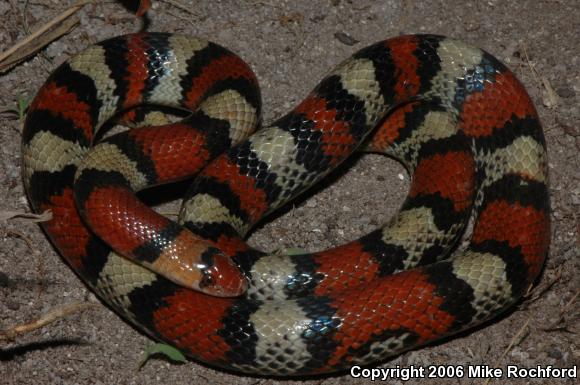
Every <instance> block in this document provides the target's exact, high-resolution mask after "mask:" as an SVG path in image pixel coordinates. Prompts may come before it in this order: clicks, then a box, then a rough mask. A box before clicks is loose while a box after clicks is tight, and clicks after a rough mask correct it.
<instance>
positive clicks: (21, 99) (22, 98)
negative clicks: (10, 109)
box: [16, 94, 32, 122]
mask: <svg viewBox="0 0 580 385" xmlns="http://www.w3.org/2000/svg"><path fill="white" fill-rule="evenodd" d="M30 102H32V98H31V97H30V96H26V95H22V94H18V97H17V99H16V104H17V111H18V118H19V119H20V121H21V122H23V121H24V117H25V116H26V110H28V106H29V105H30Z"/></svg>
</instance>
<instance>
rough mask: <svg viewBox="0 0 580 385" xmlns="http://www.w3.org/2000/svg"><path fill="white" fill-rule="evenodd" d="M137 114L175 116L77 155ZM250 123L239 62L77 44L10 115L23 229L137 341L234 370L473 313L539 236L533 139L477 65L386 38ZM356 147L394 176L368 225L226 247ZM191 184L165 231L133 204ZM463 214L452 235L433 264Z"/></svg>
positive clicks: (529, 258)
mask: <svg viewBox="0 0 580 385" xmlns="http://www.w3.org/2000/svg"><path fill="white" fill-rule="evenodd" d="M143 104H146V105H148V104H153V105H162V106H169V107H174V108H179V109H186V110H189V111H191V114H190V115H189V116H188V117H187V118H185V119H184V120H183V121H181V122H178V123H175V124H168V125H165V126H162V127H148V126H146V127H140V128H135V129H133V130H130V131H127V132H123V133H120V134H117V135H113V136H110V137H107V138H105V139H103V140H101V141H100V142H98V144H96V145H95V144H94V143H93V142H94V138H95V136H97V130H98V129H99V128H100V127H101V126H102V125H103V124H104V123H105V122H107V121H109V120H110V119H111V118H112V117H115V116H119V113H120V112H122V111H126V110H129V112H126V113H124V115H121V116H122V119H125V120H126V121H136V120H138V117H139V115H140V114H142V113H143V110H142V109H139V108H137V109H134V107H137V106H140V105H143ZM260 112H261V106H260V95H259V91H258V89H257V80H256V78H255V76H254V74H253V73H252V71H251V70H250V69H249V68H248V66H247V65H246V64H245V63H244V62H243V61H242V60H241V59H239V58H238V57H237V56H236V55H234V54H233V53H231V52H230V51H228V50H226V49H224V48H222V47H220V46H218V45H216V44H213V43H210V42H207V41H203V40H199V39H194V38H191V37H187V36H183V35H178V34H164V33H141V34H133V35H127V36H122V37H116V38H113V39H110V40H107V41H104V42H102V43H99V44H97V45H94V46H92V47H90V48H88V49H87V50H85V51H83V52H81V53H80V54H78V55H76V56H75V57H73V58H72V59H70V60H69V61H67V62H66V63H64V64H63V65H61V66H60V67H58V68H57V69H56V70H55V71H54V73H53V74H52V75H51V76H50V78H49V79H48V80H47V81H46V83H45V84H44V86H43V87H42V88H41V89H40V91H39V92H38V95H37V96H36V98H35V99H34V101H33V103H32V105H31V106H30V110H29V112H28V116H27V119H26V123H25V130H24V134H23V150H22V151H23V161H24V164H23V175H24V182H25V187H26V191H27V193H28V196H29V198H30V201H31V203H32V207H33V209H34V210H36V211H43V210H46V209H51V210H52V212H53V219H52V220H51V221H49V222H47V223H45V224H44V225H43V226H44V229H45V231H46V233H47V234H48V236H49V237H50V238H51V240H52V242H53V243H54V245H55V246H56V248H57V249H58V250H59V251H60V253H61V254H62V256H63V257H64V259H65V260H66V261H67V262H68V264H69V265H70V266H71V267H72V268H73V269H74V271H75V272H76V273H77V274H78V275H79V276H80V277H81V278H82V279H83V280H84V281H85V282H86V284H87V285H88V286H89V287H90V288H91V289H92V290H93V291H94V292H95V293H97V294H98V295H99V296H100V297H101V298H102V299H103V300H104V301H105V302H107V303H108V304H109V305H110V306H111V307H112V308H113V309H115V310H116V311H117V312H118V313H119V314H121V315H122V316H124V317H125V318H126V319H127V320H129V322H131V323H132V324H134V325H136V326H138V327H139V328H140V329H141V330H143V331H145V332H147V333H148V334H149V335H151V336H153V337H155V338H158V339H160V340H163V341H166V342H168V343H171V344H173V345H175V346H176V347H178V348H179V349H181V350H183V351H184V352H185V353H186V354H188V355H189V356H191V357H193V358H195V359H197V360H200V361H203V362H205V363H209V364H211V365H215V366H218V367H222V368H226V369H231V370H234V371H240V372H246V373H257V374H266V375H305V374H316V373H324V372H331V371H336V370H340V369H344V368H347V367H349V366H351V365H354V364H366V363H369V362H373V361H377V360H383V359H385V358H386V357H389V356H392V355H395V354H398V353H400V352H402V351H405V350H408V349H411V348H413V347H417V346H420V345H423V344H426V343H429V342H431V341H434V340H436V339H439V338H441V337H443V336H447V335H450V334H453V333H457V332H458V331H461V330H464V329H467V328H470V327H472V326H474V325H476V324H479V323H481V322H483V321H485V320H488V319H490V318H491V317H494V316H496V315H498V314H499V313H501V312H502V311H504V310H505V309H507V308H508V307H510V305H512V304H514V303H515V302H516V301H517V300H518V299H519V298H520V297H521V296H522V294H523V293H524V292H525V291H526V290H527V288H528V287H529V285H530V284H531V283H532V282H533V281H534V279H535V278H536V277H537V276H538V274H539V272H540V270H541V269H542V266H543V262H544V259H545V256H546V253H547V249H548V245H549V204H548V190H547V166H546V165H547V160H546V149H545V143H544V137H543V133H542V129H541V126H540V123H539V120H538V116H537V114H536V111H535V108H534V106H533V104H532V102H531V100H530V98H529V96H528V95H527V93H526V91H525V90H524V88H523V86H522V85H521V84H520V82H519V81H518V80H517V79H516V78H515V76H514V75H513V74H512V73H511V72H510V71H509V70H508V69H507V68H506V67H505V66H504V65H503V64H501V63H500V62H499V61H498V60H497V59H495V58H494V57H492V56H491V55H489V54H488V53H486V52H484V51H481V50H479V49H477V48H473V47H470V46H468V45H466V44H464V43H461V42H459V41H455V40H451V39H448V38H444V37H441V36H434V35H412V36H402V37H397V38H393V39H390V40H386V41H382V42H379V43H376V44H373V45H371V46H369V47H366V48H364V49H362V50H360V51H358V52H357V53H355V54H354V55H353V56H352V57H351V58H349V59H348V60H346V61H345V62H343V63H342V64H340V65H339V66H337V67H336V68H335V69H334V70H333V71H332V72H330V74H329V75H328V76H326V77H325V78H324V79H323V80H322V81H321V82H320V83H319V84H318V85H317V86H316V87H315V88H314V90H313V91H312V92H311V93H310V94H309V95H308V96H307V97H306V98H305V99H304V101H302V102H301V103H300V104H299V105H298V106H297V107H296V108H294V109H293V110H292V111H291V112H289V113H288V114H286V115H284V116H283V117H281V118H280V119H278V120H276V121H275V122H274V123H272V124H271V125H269V126H268V127H264V128H261V129H259V130H258V131H257V132H255V133H253V131H254V130H255V129H256V127H257V126H258V125H259V120H260ZM357 148H365V149H367V150H370V151H375V152H381V153H385V154H389V155H391V156H394V157H395V158H397V159H399V160H400V161H401V162H403V164H404V165H405V166H406V168H407V169H408V170H409V172H410V174H411V175H412V183H411V188H410V191H409V195H408V197H407V199H406V200H405V202H404V203H403V205H402V208H401V210H400V211H399V213H398V214H397V215H396V216H395V217H394V218H393V219H392V220H391V221H389V222H388V223H387V224H386V225H385V226H384V227H382V228H380V229H377V230H375V231H373V232H371V233H370V234H368V235H365V236H363V237H362V238H360V239H358V240H356V241H353V242H350V243H348V244H346V245H343V246H339V247H336V248H333V249H330V250H326V251H322V252H316V253H311V254H303V255H292V256H283V255H269V254H267V253H264V252H261V251H258V250H254V249H252V248H250V247H249V246H248V245H247V244H246V243H245V242H244V240H243V237H244V235H245V234H246V233H247V232H248V231H249V230H250V229H251V227H252V225H254V224H255V223H256V222H257V221H258V220H260V218H262V217H264V216H265V215H267V214H268V213H270V212H272V210H274V209H276V208H277V207H280V206H281V205H283V204H284V203H286V202H288V201H289V200H291V199H292V198H294V197H295V196H296V195H298V194H299V193H301V192H303V191H304V190H306V189H307V188H309V187H311V186H312V185H314V184H315V183H316V182H317V181H319V180H320V179H321V178H322V177H323V176H325V175H327V174H328V173H329V172H330V171H331V170H332V169H334V168H335V167H336V166H338V165H339V164H340V163H341V162H342V161H343V160H345V159H346V158H347V157H348V156H349V155H350V154H351V153H352V152H353V151H354V150H355V149H357ZM206 164H207V165H206ZM196 173H198V175H197V177H196V178H195V180H194V182H193V184H192V186H191V188H190V190H189V191H188V193H187V196H186V197H185V200H184V203H183V207H182V210H181V213H180V216H179V221H180V223H181V224H176V223H174V222H171V221H169V220H167V219H165V218H164V217H162V216H160V215H158V214H156V213H154V212H153V211H152V210H150V209H148V208H147V207H146V206H145V205H144V204H143V203H141V202H140V201H138V200H137V199H136V198H135V194H134V193H135V191H137V190H140V189H143V188H145V187H148V186H151V185H155V184H159V183H166V182H171V181H175V180H179V179H182V178H185V177H187V176H190V175H192V174H196ZM77 208H78V209H77ZM471 215H473V216H474V217H475V221H474V226H473V233H472V235H471V238H470V239H469V244H468V246H467V247H465V248H464V249H461V250H459V251H456V252H454V253H453V250H454V248H455V247H456V246H457V244H458V243H459V239H460V237H461V235H462V233H463V231H464V229H465V227H466V224H467V222H468V220H469V218H470V216H471ZM85 223H86V224H85ZM88 226H90V228H91V229H92V230H89V227H88ZM113 249H114V250H115V251H116V252H114V251H113ZM117 253H119V254H121V255H124V257H120V256H119V255H118V254H117ZM232 261H233V262H232ZM244 277H246V278H244Z"/></svg>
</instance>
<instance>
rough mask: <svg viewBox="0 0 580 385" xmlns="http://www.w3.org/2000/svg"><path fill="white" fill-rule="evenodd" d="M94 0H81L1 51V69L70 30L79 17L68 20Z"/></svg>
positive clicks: (22, 58) (13, 63)
mask: <svg viewBox="0 0 580 385" xmlns="http://www.w3.org/2000/svg"><path fill="white" fill-rule="evenodd" d="M92 1H93V0H81V1H79V2H78V3H77V4H75V5H73V6H72V7H70V8H69V9H67V10H66V11H64V12H62V13H61V14H60V15H58V16H57V17H55V18H54V19H52V20H51V21H49V22H48V23H46V24H44V25H43V26H42V27H40V28H39V29H37V30H36V31H34V32H33V33H32V34H31V35H28V36H27V37H25V38H24V39H22V40H20V41H19V42H17V43H16V44H14V45H13V46H12V47H11V48H9V49H8V50H6V51H4V52H2V53H0V71H5V70H7V69H8V68H11V67H12V66H14V65H16V64H17V63H19V62H20V61H22V60H24V59H25V58H27V57H29V56H31V55H33V54H34V53H35V52H37V51H38V50H39V49H41V48H42V47H44V46H46V45H47V44H49V43H51V42H52V41H54V40H55V39H56V38H58V37H59V36H62V35H64V34H65V33H67V32H69V31H70V30H71V29H72V27H73V26H74V25H75V24H76V23H78V19H76V18H75V19H72V20H67V19H68V18H69V17H70V16H72V15H73V14H74V13H76V12H77V11H79V10H80V9H81V8H82V7H83V6H84V5H86V4H88V3H92ZM60 23H62V24H61V25H60V26H58V27H56V29H54V30H52V31H50V30H51V29H52V28H53V27H55V26H57V25H58V24H60Z"/></svg>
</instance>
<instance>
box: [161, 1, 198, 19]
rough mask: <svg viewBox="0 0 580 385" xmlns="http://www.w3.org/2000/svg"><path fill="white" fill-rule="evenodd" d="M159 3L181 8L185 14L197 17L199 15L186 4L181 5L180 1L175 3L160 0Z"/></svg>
mask: <svg viewBox="0 0 580 385" xmlns="http://www.w3.org/2000/svg"><path fill="white" fill-rule="evenodd" d="M159 2H161V3H167V4H170V5H173V6H174V7H175V8H179V9H181V10H182V11H185V12H187V13H189V14H190V15H192V16H197V14H196V13H195V12H193V11H192V10H191V7H188V6H187V5H185V4H181V3H180V2H178V1H175V0H159Z"/></svg>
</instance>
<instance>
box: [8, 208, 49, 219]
mask: <svg viewBox="0 0 580 385" xmlns="http://www.w3.org/2000/svg"><path fill="white" fill-rule="evenodd" d="M17 218H21V219H25V220H26V221H28V222H48V221H50V220H51V219H52V211H50V210H46V211H44V212H43V213H42V214H34V213H25V212H22V211H2V210H0V221H6V220H8V219H17Z"/></svg>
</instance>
